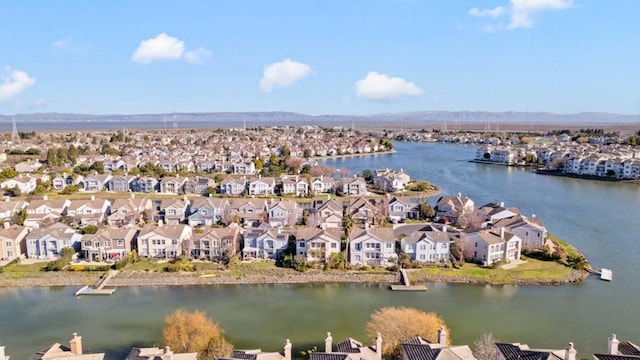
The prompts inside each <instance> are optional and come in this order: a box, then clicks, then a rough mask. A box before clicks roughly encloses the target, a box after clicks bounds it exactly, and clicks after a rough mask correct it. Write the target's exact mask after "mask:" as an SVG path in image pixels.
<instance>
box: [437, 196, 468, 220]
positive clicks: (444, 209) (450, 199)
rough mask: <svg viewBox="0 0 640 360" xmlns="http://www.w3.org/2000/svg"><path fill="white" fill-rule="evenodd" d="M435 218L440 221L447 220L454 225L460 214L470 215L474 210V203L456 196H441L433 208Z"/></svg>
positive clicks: (466, 198)
mask: <svg viewBox="0 0 640 360" xmlns="http://www.w3.org/2000/svg"><path fill="white" fill-rule="evenodd" d="M435 210H436V216H437V217H438V218H440V219H449V220H450V221H451V222H453V223H455V222H456V221H457V220H458V217H460V216H461V215H462V214H467V213H470V212H472V211H473V210H474V203H473V200H471V199H470V198H468V197H462V195H461V194H460V193H458V196H448V195H445V196H442V197H440V199H438V202H437V205H436V207H435Z"/></svg>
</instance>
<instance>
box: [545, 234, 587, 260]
mask: <svg viewBox="0 0 640 360" xmlns="http://www.w3.org/2000/svg"><path fill="white" fill-rule="evenodd" d="M549 239H551V240H552V241H555V242H556V243H557V244H558V245H560V247H562V248H563V249H564V251H565V252H566V253H567V255H568V256H577V255H580V254H579V253H578V252H577V251H576V249H575V248H574V247H573V246H571V245H569V243H567V242H566V241H564V240H562V239H560V238H558V237H555V236H553V235H551V234H549Z"/></svg>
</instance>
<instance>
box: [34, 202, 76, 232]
mask: <svg viewBox="0 0 640 360" xmlns="http://www.w3.org/2000/svg"><path fill="white" fill-rule="evenodd" d="M70 204H71V200H69V199H49V198H48V196H46V195H45V196H43V198H42V200H30V201H29V206H27V218H26V219H25V221H24V226H26V227H29V228H32V229H37V228H39V227H40V224H41V223H52V222H55V221H57V220H58V219H59V218H60V217H62V216H64V215H66V214H67V208H68V207H69V205H70Z"/></svg>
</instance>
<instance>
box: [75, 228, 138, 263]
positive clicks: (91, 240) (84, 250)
mask: <svg viewBox="0 0 640 360" xmlns="http://www.w3.org/2000/svg"><path fill="white" fill-rule="evenodd" d="M136 232H137V230H136V229H134V228H130V227H126V228H113V227H109V228H105V229H100V230H99V231H98V232H97V233H95V234H86V235H84V236H83V237H82V240H80V253H81V254H82V257H84V258H85V259H89V260H91V261H104V260H119V259H122V258H123V257H124V256H125V255H127V254H128V253H130V252H131V244H132V242H133V238H134V237H135V235H136Z"/></svg>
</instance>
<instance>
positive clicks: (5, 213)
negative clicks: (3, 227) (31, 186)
mask: <svg viewBox="0 0 640 360" xmlns="http://www.w3.org/2000/svg"><path fill="white" fill-rule="evenodd" d="M28 205H29V204H28V203H27V202H24V201H22V200H11V198H10V197H6V198H5V199H4V201H0V221H4V222H5V223H6V222H11V217H12V216H13V215H14V214H15V213H17V212H18V211H20V210H22V209H26V208H27V206H28Z"/></svg>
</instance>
